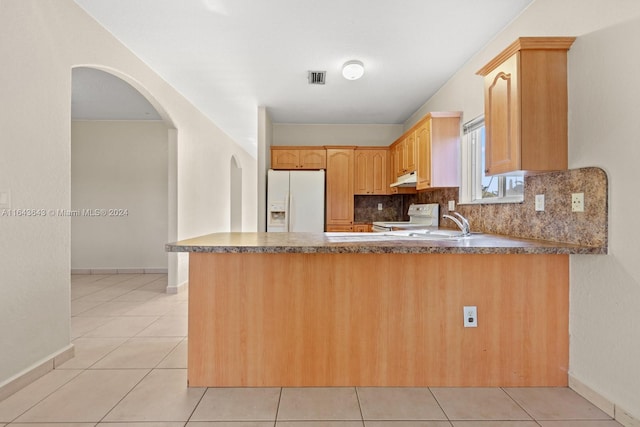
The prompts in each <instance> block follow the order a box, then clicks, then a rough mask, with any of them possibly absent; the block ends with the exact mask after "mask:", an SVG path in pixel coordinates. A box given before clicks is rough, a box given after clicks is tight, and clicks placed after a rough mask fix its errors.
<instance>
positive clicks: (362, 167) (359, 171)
mask: <svg viewBox="0 0 640 427" xmlns="http://www.w3.org/2000/svg"><path fill="white" fill-rule="evenodd" d="M388 153H389V150H388V149H387V147H376V148H374V147H357V148H356V150H355V160H354V162H355V168H354V169H355V175H354V194H388V193H389V181H388V178H387V175H388V166H389V155H388Z"/></svg>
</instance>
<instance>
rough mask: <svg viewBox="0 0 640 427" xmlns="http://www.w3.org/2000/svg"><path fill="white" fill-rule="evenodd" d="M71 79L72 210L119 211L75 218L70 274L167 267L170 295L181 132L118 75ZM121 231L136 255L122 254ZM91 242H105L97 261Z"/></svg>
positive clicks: (88, 69) (102, 72)
mask: <svg viewBox="0 0 640 427" xmlns="http://www.w3.org/2000/svg"><path fill="white" fill-rule="evenodd" d="M72 82H73V84H72V90H73V92H72V174H71V175H72V191H71V196H72V209H84V208H85V205H86V207H90V208H96V207H97V208H100V209H121V211H120V212H122V216H120V217H119V218H116V217H111V218H106V219H105V218H79V219H80V220H79V221H76V219H78V218H72V247H71V251H72V259H71V261H72V269H74V268H75V269H78V270H85V269H92V268H96V269H105V270H112V269H122V270H127V269H131V270H132V271H133V270H140V269H143V270H147V269H148V270H149V271H151V270H153V271H167V270H168V273H169V286H168V287H167V290H168V291H170V289H171V285H172V283H173V284H174V287H175V285H176V284H177V283H179V280H178V278H177V265H178V262H177V261H176V260H172V259H171V257H172V256H175V255H174V254H169V255H167V254H166V253H165V252H164V243H166V242H167V241H175V240H177V207H176V203H177V195H176V191H177V184H176V181H177V176H176V173H175V172H176V168H175V167H172V165H173V164H174V163H175V162H176V158H177V154H176V153H177V131H176V129H175V128H174V126H173V123H172V121H171V120H170V119H169V118H168V115H167V114H166V112H165V111H164V110H163V109H162V108H160V107H159V106H158V103H157V102H156V101H155V100H154V98H153V97H152V96H150V94H149V93H148V92H147V91H146V90H145V89H144V88H143V87H142V86H141V85H140V84H139V83H137V82H136V81H134V80H133V79H131V78H130V77H128V76H126V75H124V74H122V73H119V72H117V71H116V70H112V69H108V68H105V67H100V66H78V67H75V68H74V69H73V70H72ZM74 121H75V122H76V123H75V124H74ZM91 132H97V133H95V134H93V135H89V136H87V133H91ZM79 135H83V137H82V138H80V137H79ZM81 140H82V141H83V142H85V143H86V142H89V143H86V144H84V145H79V144H81ZM145 144H146V145H145ZM154 144H155V145H154ZM79 147H80V148H79ZM92 162H93V163H92ZM174 166H175V165H174ZM74 221H75V224H74ZM123 233H125V234H126V235H127V237H128V238H130V239H132V240H133V242H135V244H134V245H132V246H133V247H132V251H135V254H136V256H135V257H133V256H131V254H129V255H128V256H127V255H126V254H123V253H122V251H120V252H117V243H116V242H117V240H118V239H117V236H118V235H121V234H123ZM81 235H83V238H82V239H81V238H79V237H80V236H81ZM92 239H94V240H98V241H100V242H101V244H100V250H99V251H93V254H95V256H96V257H101V261H99V262H98V261H96V258H93V259H91V258H89V257H87V256H86V255H87V253H90V252H91V251H89V250H88V248H87V245H90V244H91V240H92ZM110 246H111V249H110ZM120 249H122V245H121V244H120ZM132 253H134V252H132ZM81 257H83V258H82V259H80V258H81ZM167 258H168V259H167Z"/></svg>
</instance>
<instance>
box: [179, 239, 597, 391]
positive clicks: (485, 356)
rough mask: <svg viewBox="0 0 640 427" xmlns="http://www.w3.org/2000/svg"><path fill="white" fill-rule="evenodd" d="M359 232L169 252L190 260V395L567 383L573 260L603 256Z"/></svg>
mask: <svg viewBox="0 0 640 427" xmlns="http://www.w3.org/2000/svg"><path fill="white" fill-rule="evenodd" d="M350 234H352V233H217V234H212V235H208V236H203V237H200V238H196V239H191V240H185V241H182V242H178V243H172V244H168V245H167V250H169V251H174V252H190V256H189V344H188V353H189V354H188V382H189V386H191V387H244V386H247V387H266V386H275V387H293V386H478V387H481V386H566V385H567V369H568V349H569V345H568V308H569V300H568V298H569V257H568V254H571V253H603V248H593V247H581V246H576V245H568V244H562V243H555V242H544V241H536V240H524V239H511V238H505V237H501V236H493V235H481V236H474V237H473V238H471V239H468V240H452V241H443V242H440V241H425V240H419V239H398V238H393V237H386V238H385V237H384V236H381V235H380V234H379V233H366V235H365V234H362V235H356V236H355V237H347V235H350ZM367 236H369V237H368V240H367ZM465 305H475V306H477V307H478V327H477V328H464V327H463V318H462V307H463V306H465Z"/></svg>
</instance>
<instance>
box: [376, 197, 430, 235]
mask: <svg viewBox="0 0 640 427" xmlns="http://www.w3.org/2000/svg"><path fill="white" fill-rule="evenodd" d="M438 213H439V206H438V204H437V203H425V204H412V205H411V206H409V211H408V212H407V214H408V215H409V221H389V222H374V223H373V231H394V230H416V229H420V230H423V229H430V228H438Z"/></svg>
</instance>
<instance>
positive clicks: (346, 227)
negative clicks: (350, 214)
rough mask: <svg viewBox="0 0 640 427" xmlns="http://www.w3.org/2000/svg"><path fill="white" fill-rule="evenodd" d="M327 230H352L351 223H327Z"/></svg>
mask: <svg viewBox="0 0 640 427" xmlns="http://www.w3.org/2000/svg"><path fill="white" fill-rule="evenodd" d="M327 231H329V232H331V231H333V232H336V231H338V232H352V231H353V225H327Z"/></svg>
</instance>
